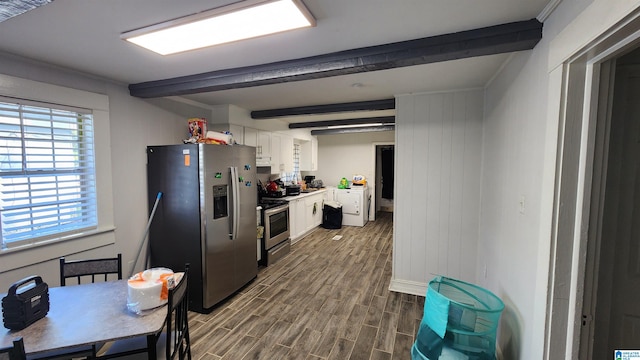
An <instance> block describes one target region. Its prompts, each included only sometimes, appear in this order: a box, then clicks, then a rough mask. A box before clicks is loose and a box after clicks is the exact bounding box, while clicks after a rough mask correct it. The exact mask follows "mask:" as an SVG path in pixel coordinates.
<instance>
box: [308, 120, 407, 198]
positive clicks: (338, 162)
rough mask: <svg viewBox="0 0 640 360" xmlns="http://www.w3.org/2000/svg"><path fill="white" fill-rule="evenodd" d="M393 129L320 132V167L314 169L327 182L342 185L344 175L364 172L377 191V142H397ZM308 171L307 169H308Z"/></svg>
mask: <svg viewBox="0 0 640 360" xmlns="http://www.w3.org/2000/svg"><path fill="white" fill-rule="evenodd" d="M394 141H395V139H394V132H393V131H382V132H373V133H351V134H336V135H318V171H315V172H310V173H309V174H312V175H315V176H316V179H320V180H322V181H323V183H324V185H325V186H338V183H339V182H340V179H341V178H343V177H346V178H347V179H349V180H350V181H351V180H353V175H364V176H365V177H366V178H367V184H368V186H369V187H370V188H371V189H372V190H370V191H373V185H374V184H375V181H374V180H375V169H374V164H375V159H374V156H375V151H374V145H373V144H374V143H377V142H394ZM305 174H306V172H305Z"/></svg>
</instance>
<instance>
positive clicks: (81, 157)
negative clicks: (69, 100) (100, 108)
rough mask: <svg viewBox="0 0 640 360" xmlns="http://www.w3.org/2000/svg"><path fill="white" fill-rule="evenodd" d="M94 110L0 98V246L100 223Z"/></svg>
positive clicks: (56, 235) (64, 233)
mask: <svg viewBox="0 0 640 360" xmlns="http://www.w3.org/2000/svg"><path fill="white" fill-rule="evenodd" d="M93 140H94V126H93V116H92V113H91V111H89V110H84V109H75V108H67V107H63V106H57V105H54V106H52V105H48V104H39V103H34V102H28V101H21V100H11V99H7V98H0V229H1V234H2V248H10V247H12V246H15V245H23V244H25V243H37V242H39V241H47V240H50V239H52V238H58V237H62V236H66V235H71V234H75V233H77V232H80V231H83V230H88V229H94V228H96V227H97V223H98V222H97V221H98V220H97V204H96V180H95V166H94V162H95V161H94V159H95V152H94V141H93Z"/></svg>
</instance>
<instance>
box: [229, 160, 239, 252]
mask: <svg viewBox="0 0 640 360" xmlns="http://www.w3.org/2000/svg"><path fill="white" fill-rule="evenodd" d="M230 169H231V196H232V197H233V201H232V203H231V206H232V207H233V208H232V210H231V219H232V220H231V234H229V238H230V239H231V240H235V239H236V236H238V225H239V223H240V221H239V220H240V205H239V204H240V189H239V185H238V168H237V167H235V166H231V167H230Z"/></svg>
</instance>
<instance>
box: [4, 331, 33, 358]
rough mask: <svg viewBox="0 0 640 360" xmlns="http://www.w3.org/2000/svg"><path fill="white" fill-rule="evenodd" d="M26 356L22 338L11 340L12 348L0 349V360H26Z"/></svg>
mask: <svg viewBox="0 0 640 360" xmlns="http://www.w3.org/2000/svg"><path fill="white" fill-rule="evenodd" d="M26 359H27V354H26V353H25V351H24V341H23V340H22V338H21V337H20V338H17V339H15V340H13V346H9V347H4V348H0V360H26Z"/></svg>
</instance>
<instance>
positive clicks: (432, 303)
mask: <svg viewBox="0 0 640 360" xmlns="http://www.w3.org/2000/svg"><path fill="white" fill-rule="evenodd" d="M502 310H504V303H503V302H502V300H500V298H498V297H497V296H496V295H494V294H493V293H492V292H490V291H489V290H486V289H483V288H481V287H479V286H476V285H473V284H469V283H467V282H464V281H461V280H456V279H452V278H447V277H444V276H438V277H436V278H434V279H433V280H431V281H430V282H429V287H428V289H427V296H426V299H425V302H424V315H423V317H422V321H421V322H420V327H419V329H418V334H417V336H416V341H415V342H414V344H413V347H412V349H411V357H412V359H413V360H437V359H439V358H440V357H442V358H447V359H449V358H451V359H458V358H459V359H469V360H485V359H486V360H494V359H495V357H496V355H495V349H496V335H497V331H498V323H499V321H500V315H501V314H502Z"/></svg>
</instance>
